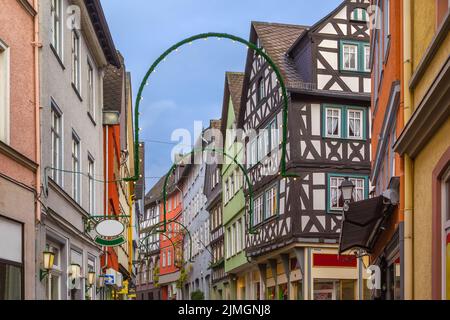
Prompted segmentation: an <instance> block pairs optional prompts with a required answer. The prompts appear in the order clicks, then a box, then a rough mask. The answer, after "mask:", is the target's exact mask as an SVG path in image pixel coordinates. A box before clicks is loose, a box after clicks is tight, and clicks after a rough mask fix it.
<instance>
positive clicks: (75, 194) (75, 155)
mask: <svg viewBox="0 0 450 320" xmlns="http://www.w3.org/2000/svg"><path fill="white" fill-rule="evenodd" d="M71 160H72V167H71V168H72V171H73V172H72V198H73V199H74V200H75V201H76V202H77V203H78V204H80V203H81V178H80V176H81V175H80V173H78V172H81V139H80V137H79V136H78V135H77V134H76V132H75V131H72V157H71Z"/></svg>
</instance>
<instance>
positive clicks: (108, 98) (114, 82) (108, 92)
mask: <svg viewBox="0 0 450 320" xmlns="http://www.w3.org/2000/svg"><path fill="white" fill-rule="evenodd" d="M118 56H119V59H120V66H121V67H120V68H117V67H115V66H113V65H108V66H107V67H106V68H105V76H104V78H103V93H104V94H103V106H104V107H103V108H104V109H105V110H108V111H117V112H119V113H120V112H121V111H122V106H123V102H124V101H125V100H124V99H125V97H124V96H123V94H124V84H125V83H124V82H125V65H124V59H123V57H122V56H121V55H120V54H118Z"/></svg>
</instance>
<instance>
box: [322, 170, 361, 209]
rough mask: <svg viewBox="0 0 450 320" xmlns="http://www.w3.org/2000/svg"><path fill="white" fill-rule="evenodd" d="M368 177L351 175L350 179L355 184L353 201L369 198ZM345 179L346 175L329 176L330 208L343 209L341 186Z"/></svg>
mask: <svg viewBox="0 0 450 320" xmlns="http://www.w3.org/2000/svg"><path fill="white" fill-rule="evenodd" d="M367 179H368V178H367V177H361V178H359V177H351V176H350V177H349V180H350V181H351V182H352V183H353V185H354V186H355V188H354V190H353V196H352V198H353V199H352V201H355V202H356V201H361V200H364V199H366V198H367V195H368V182H367ZM344 180H345V177H344V176H329V180H328V183H329V192H328V199H329V203H328V210H342V205H343V203H342V200H341V190H340V186H341V184H342V182H343V181H344Z"/></svg>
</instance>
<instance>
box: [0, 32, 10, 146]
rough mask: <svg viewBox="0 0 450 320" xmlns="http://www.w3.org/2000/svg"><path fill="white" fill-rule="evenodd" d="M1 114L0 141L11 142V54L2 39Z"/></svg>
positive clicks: (0, 62)
mask: <svg viewBox="0 0 450 320" xmlns="http://www.w3.org/2000/svg"><path fill="white" fill-rule="evenodd" d="M0 70H4V72H3V71H2V73H1V74H0V114H2V115H5V116H2V118H3V119H2V120H0V141H3V142H4V143H6V144H8V145H9V143H10V139H11V137H10V135H11V131H10V126H11V124H10V121H11V119H10V113H11V112H10V109H11V101H10V99H11V92H10V91H11V90H10V87H11V75H10V74H11V54H10V48H9V47H8V45H7V44H6V43H4V42H3V41H2V40H1V39H0Z"/></svg>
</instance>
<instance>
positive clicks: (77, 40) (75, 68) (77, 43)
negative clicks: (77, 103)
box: [72, 29, 81, 94]
mask: <svg viewBox="0 0 450 320" xmlns="http://www.w3.org/2000/svg"><path fill="white" fill-rule="evenodd" d="M80 53H81V35H80V33H79V32H78V31H77V30H76V29H72V84H73V85H74V87H75V88H76V89H77V90H78V93H79V94H81V79H80V73H81V57H80V55H81V54H80Z"/></svg>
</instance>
